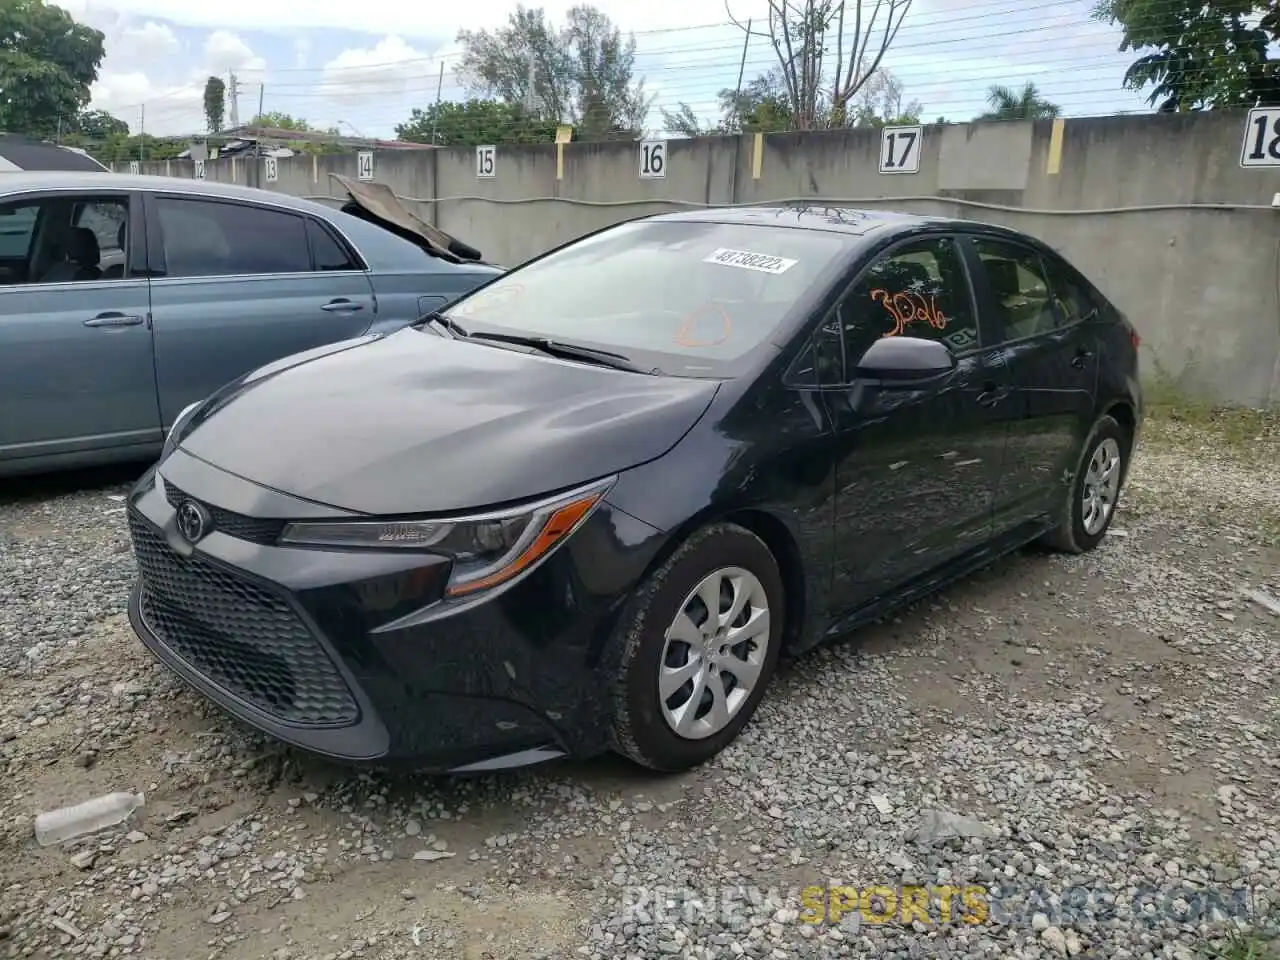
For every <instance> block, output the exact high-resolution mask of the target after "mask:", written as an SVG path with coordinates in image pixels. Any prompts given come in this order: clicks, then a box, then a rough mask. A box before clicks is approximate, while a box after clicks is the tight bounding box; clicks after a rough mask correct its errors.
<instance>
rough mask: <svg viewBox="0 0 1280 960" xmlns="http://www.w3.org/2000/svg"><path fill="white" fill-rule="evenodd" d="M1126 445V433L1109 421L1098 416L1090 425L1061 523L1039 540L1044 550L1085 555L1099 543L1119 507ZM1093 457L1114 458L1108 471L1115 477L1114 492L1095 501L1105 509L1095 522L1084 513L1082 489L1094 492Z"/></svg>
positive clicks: (1109, 419)
mask: <svg viewBox="0 0 1280 960" xmlns="http://www.w3.org/2000/svg"><path fill="white" fill-rule="evenodd" d="M1130 446H1131V439H1130V437H1129V435H1128V433H1127V432H1126V431H1125V429H1124V427H1122V426H1120V424H1119V423H1117V422H1116V421H1115V420H1114V419H1113V418H1111V417H1102V418H1101V419H1099V420H1098V422H1097V423H1095V424H1094V425H1093V430H1092V431H1091V432H1090V434H1089V438H1088V439H1087V440H1086V441H1085V444H1084V448H1083V450H1082V453H1081V457H1080V461H1079V463H1077V464H1076V471H1075V474H1074V475H1073V476H1072V478H1071V485H1070V487H1069V488H1068V490H1069V492H1068V494H1067V496H1068V498H1069V499H1068V500H1067V503H1066V504H1065V506H1064V508H1063V511H1062V520H1061V522H1060V523H1059V525H1058V527H1057V529H1055V530H1053V531H1051V532H1050V533H1048V534H1046V535H1045V536H1044V537H1043V538H1042V539H1041V542H1042V543H1043V544H1044V545H1045V546H1046V547H1048V548H1049V549H1051V550H1057V551H1059V552H1062V553H1086V552H1088V551H1090V550H1092V549H1094V548H1095V547H1096V546H1097V545H1098V544H1099V543H1101V542H1102V539H1103V537H1105V536H1106V535H1107V530H1109V529H1110V528H1111V521H1112V520H1114V519H1115V515H1116V508H1117V507H1118V506H1119V502H1120V492H1121V489H1122V488H1123V485H1124V480H1125V476H1126V474H1127V473H1128V468H1129V463H1128V461H1129V448H1130ZM1100 451H1101V453H1100ZM1095 458H1106V459H1112V458H1114V463H1112V464H1111V469H1112V470H1113V471H1114V474H1115V486H1114V490H1113V491H1111V492H1106V491H1105V490H1104V491H1103V492H1104V493H1105V494H1106V495H1105V496H1104V497H1103V498H1102V499H1101V500H1099V501H1098V503H1099V506H1100V507H1105V509H1104V510H1103V513H1102V515H1101V516H1099V517H1097V518H1096V520H1095V519H1094V517H1093V516H1092V515H1091V514H1090V512H1089V511H1088V510H1086V503H1087V502H1088V498H1087V497H1086V490H1087V489H1088V488H1090V487H1091V486H1093V487H1094V488H1095V489H1097V486H1096V484H1094V483H1093V477H1092V476H1091V471H1090V468H1091V467H1092V466H1093V465H1094V461H1095Z"/></svg>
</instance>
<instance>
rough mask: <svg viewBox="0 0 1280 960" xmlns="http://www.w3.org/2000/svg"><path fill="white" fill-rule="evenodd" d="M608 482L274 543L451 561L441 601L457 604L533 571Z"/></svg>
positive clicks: (320, 525) (303, 527)
mask: <svg viewBox="0 0 1280 960" xmlns="http://www.w3.org/2000/svg"><path fill="white" fill-rule="evenodd" d="M613 481H614V478H612V477H611V478H609V479H608V480H603V481H599V482H597V483H593V484H591V485H589V486H586V487H579V488H578V489H577V490H573V491H571V492H569V493H566V494H562V495H560V496H558V497H555V498H552V499H549V500H543V501H540V502H538V503H535V504H531V505H529V506H524V507H517V508H515V509H512V510H502V511H495V512H493V513H486V514H478V515H475V516H469V517H457V518H448V519H443V520H357V521H352V522H347V521H335V522H323V521H304V522H299V523H291V524H289V525H288V526H286V527H285V529H284V532H283V533H282V534H281V536H280V543H281V544H287V545H292V546H305V547H347V548H365V549H382V550H387V549H389V550H416V551H419V552H423V553H436V554H441V555H443V556H447V557H450V558H451V559H452V560H453V571H452V573H451V574H450V576H449V585H448V587H446V589H445V596H447V597H460V596H464V595H466V594H471V593H475V592H476V591H479V590H487V589H489V588H491V587H496V586H499V585H501V584H504V583H507V582H508V581H510V580H513V579H514V578H516V577H518V576H520V575H521V574H524V573H527V572H528V571H530V570H532V569H533V568H534V567H535V566H537V565H538V564H539V563H541V562H542V561H543V560H545V559H546V558H547V557H549V556H550V555H551V553H552V552H553V551H554V550H555V549H556V548H557V547H558V546H560V544H562V543H564V542H565V540H567V539H568V538H569V536H570V535H571V534H572V533H573V532H574V531H575V530H577V529H578V527H580V526H582V524H583V522H585V521H586V519H587V517H589V516H590V515H591V513H592V511H593V510H595V508H596V507H597V506H599V504H600V501H601V500H603V499H604V495H605V494H606V493H608V492H609V488H610V487H611V486H613Z"/></svg>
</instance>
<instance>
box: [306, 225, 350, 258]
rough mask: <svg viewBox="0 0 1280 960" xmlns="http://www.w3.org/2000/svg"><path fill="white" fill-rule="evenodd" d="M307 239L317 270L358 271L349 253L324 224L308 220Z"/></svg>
mask: <svg viewBox="0 0 1280 960" xmlns="http://www.w3.org/2000/svg"><path fill="white" fill-rule="evenodd" d="M306 224H307V239H308V241H310V243H311V260H312V262H313V263H314V264H315V268H316V269H317V270H358V269H359V267H357V266H356V265H355V264H354V263H352V261H351V257H350V256H349V255H348V254H347V251H346V250H344V249H343V248H342V245H341V244H340V243H338V241H337V240H336V239H334V237H333V235H332V234H331V233H329V231H328V230H327V229H326V228H325V227H324V225H323V224H320V223H317V222H316V221H315V220H307V221H306Z"/></svg>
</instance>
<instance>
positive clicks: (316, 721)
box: [129, 511, 359, 726]
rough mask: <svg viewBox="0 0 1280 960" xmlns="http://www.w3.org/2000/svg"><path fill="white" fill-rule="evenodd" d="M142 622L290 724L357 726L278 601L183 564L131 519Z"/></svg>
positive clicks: (199, 564) (348, 699) (197, 560)
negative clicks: (139, 574) (140, 581)
mask: <svg viewBox="0 0 1280 960" xmlns="http://www.w3.org/2000/svg"><path fill="white" fill-rule="evenodd" d="M129 529H130V533H131V534H132V536H133V547H134V554H135V556H136V557H137V562H138V570H139V572H140V573H141V574H142V598H141V599H142V617H143V619H144V620H145V621H146V623H147V626H148V627H150V628H151V630H152V631H153V632H154V633H155V634H156V636H157V637H159V638H160V639H161V640H162V641H163V642H164V644H165V646H167V647H168V648H169V649H170V650H172V651H173V652H174V653H175V654H177V655H178V656H179V657H181V658H182V659H183V660H185V661H186V662H187V663H188V664H190V665H191V666H192V667H194V668H195V669H196V670H199V671H200V672H201V673H203V674H205V675H206V676H207V677H209V679H211V680H213V681H214V682H215V683H217V684H218V685H219V686H222V687H224V688H225V689H227V690H229V691H231V692H232V693H234V694H236V696H238V697H241V698H242V699H244V700H246V701H248V702H249V703H252V704H253V705H254V706H256V707H258V708H260V709H262V710H264V711H266V712H267V713H269V714H271V715H273V716H275V717H278V718H279V719H281V720H284V721H286V722H289V723H295V724H312V725H327V726H334V725H343V724H351V723H354V722H355V721H356V720H357V719H358V717H359V708H358V707H357V706H356V702H355V699H354V698H353V697H352V695H351V691H350V690H349V689H348V688H347V685H346V683H345V682H343V679H342V677H341V675H340V674H339V673H338V670H337V668H336V667H335V666H334V665H333V661H332V660H330V659H329V657H328V655H327V654H326V653H325V651H324V650H323V649H322V648H321V646H320V644H319V643H318V642H317V640H316V638H315V637H314V636H313V635H312V634H311V631H310V630H308V629H307V626H306V624H304V623H303V622H302V620H301V618H300V617H299V616H298V615H297V614H296V613H295V612H294V611H293V609H292V608H291V607H290V606H289V604H288V603H286V602H285V601H284V600H283V599H282V598H281V597H278V596H276V595H275V594H274V593H272V592H270V591H268V590H266V589H264V588H262V587H260V586H258V585H257V584H255V583H253V582H251V581H249V580H247V579H245V578H243V577H241V576H238V575H237V574H235V573H233V572H232V571H230V570H228V569H225V568H224V567H222V566H220V565H217V564H214V563H212V562H210V561H208V560H206V559H204V558H202V557H199V556H191V557H182V556H179V555H178V554H176V553H174V551H173V550H172V549H170V548H169V545H168V544H167V543H165V541H164V539H163V538H162V537H161V536H160V535H159V534H158V533H157V532H155V531H154V530H153V529H152V528H151V527H150V526H149V525H148V524H147V523H146V521H145V520H143V519H142V518H141V517H139V516H137V515H136V514H134V513H133V512H132V511H130V514H129Z"/></svg>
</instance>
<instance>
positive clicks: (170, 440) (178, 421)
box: [161, 400, 202, 459]
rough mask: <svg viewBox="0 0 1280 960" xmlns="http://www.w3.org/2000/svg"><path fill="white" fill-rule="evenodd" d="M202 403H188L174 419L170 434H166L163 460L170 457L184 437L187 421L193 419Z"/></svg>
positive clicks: (198, 401)
mask: <svg viewBox="0 0 1280 960" xmlns="http://www.w3.org/2000/svg"><path fill="white" fill-rule="evenodd" d="M201 402H202V401H200V400H197V401H196V402H195V403H188V404H187V405H186V406H185V407H183V408H182V410H181V411H179V413H178V415H177V416H176V417H174V418H173V426H171V427H170V428H169V432H168V433H167V434H165V438H164V453H163V454H162V455H161V459H163V458H164V457H165V456H168V454H169V453H170V452H171V451H172V450H173V448H174V447H176V446H177V445H178V444H177V441H178V439H179V438H180V437H181V436H182V431H183V429H184V428H185V427H186V425H187V421H188V420H190V419H191V415H192V414H193V413H195V411H196V408H197V407H199V406H200V404H201Z"/></svg>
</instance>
